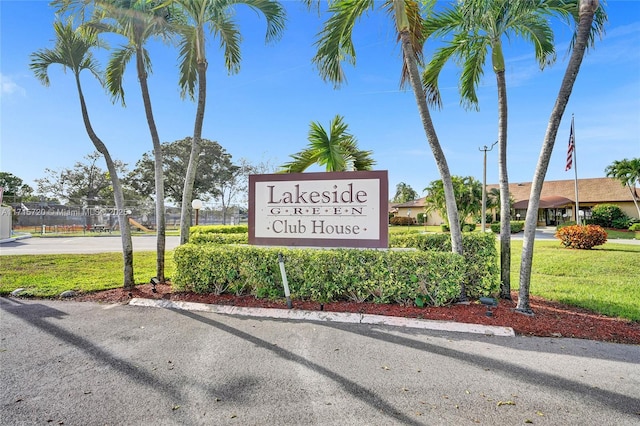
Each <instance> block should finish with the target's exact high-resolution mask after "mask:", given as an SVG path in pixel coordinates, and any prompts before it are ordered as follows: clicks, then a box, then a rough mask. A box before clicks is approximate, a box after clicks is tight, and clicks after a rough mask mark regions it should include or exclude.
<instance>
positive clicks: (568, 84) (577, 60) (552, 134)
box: [516, 0, 599, 315]
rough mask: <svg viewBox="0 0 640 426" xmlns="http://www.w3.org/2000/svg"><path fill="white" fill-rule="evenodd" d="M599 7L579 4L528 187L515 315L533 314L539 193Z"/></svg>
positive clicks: (592, 0) (594, 1)
mask: <svg viewBox="0 0 640 426" xmlns="http://www.w3.org/2000/svg"><path fill="white" fill-rule="evenodd" d="M598 5H599V2H598V0H580V21H579V23H578V34H577V37H576V40H575V44H574V46H573V52H572V53H571V58H570V59H569V64H568V65H567V69H566V71H565V74H564V78H563V80H562V85H561V86H560V91H559V92H558V97H557V99H556V103H555V105H554V107H553V111H552V112H551V117H550V118H549V125H548V126H547V132H546V134H545V137H544V142H543V143H542V150H541V151H540V157H539V158H538V164H537V166H536V171H535V173H534V175H533V182H532V184H531V194H530V195H529V205H528V207H527V217H526V221H525V226H524V241H523V244H522V261H521V263H520V290H519V293H518V305H517V306H516V312H520V313H523V314H527V315H532V314H533V311H532V310H531V306H530V304H529V291H530V287H531V267H532V264H533V246H534V242H535V232H536V224H537V222H538V208H539V207H540V193H541V192H542V184H543V183H544V178H545V175H546V173H547V168H548V167H549V160H550V158H551V152H552V151H553V146H554V144H555V140H556V135H557V133H558V128H559V127H560V121H561V120H562V116H563V114H564V111H565V109H566V107H567V104H568V103H569V97H570V96H571V91H572V90H573V85H574V83H575V81H576V77H577V76H578V72H579V71H580V65H581V64H582V59H583V58H584V52H585V50H586V48H587V42H588V40H589V34H590V30H591V24H592V22H593V17H594V13H595V11H596V10H597V8H598Z"/></svg>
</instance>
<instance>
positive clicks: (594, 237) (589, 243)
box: [555, 225, 607, 250]
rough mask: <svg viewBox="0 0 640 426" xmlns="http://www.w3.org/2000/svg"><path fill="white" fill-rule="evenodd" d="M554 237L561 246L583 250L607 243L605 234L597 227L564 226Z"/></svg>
mask: <svg viewBox="0 0 640 426" xmlns="http://www.w3.org/2000/svg"><path fill="white" fill-rule="evenodd" d="M555 236H556V238H558V239H559V240H560V241H561V242H562V245H563V246H565V247H567V248H576V249H583V250H590V249H591V248H593V247H595V246H600V245H602V244H604V243H606V242H607V232H606V231H605V230H604V229H603V228H602V227H601V226H598V225H586V226H581V225H573V226H565V227H564V228H561V229H559V230H558V232H556V235H555Z"/></svg>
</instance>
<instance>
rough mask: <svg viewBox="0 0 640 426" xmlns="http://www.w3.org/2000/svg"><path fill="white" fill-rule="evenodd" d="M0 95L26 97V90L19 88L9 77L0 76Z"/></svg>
mask: <svg viewBox="0 0 640 426" xmlns="http://www.w3.org/2000/svg"><path fill="white" fill-rule="evenodd" d="M0 93H1V94H2V95H14V94H18V95H22V96H24V95H26V93H27V92H26V90H25V89H24V88H23V87H21V86H19V85H18V84H17V83H16V82H15V81H13V79H12V78H11V77H10V76H7V75H4V74H0Z"/></svg>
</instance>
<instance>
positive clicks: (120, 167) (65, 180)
mask: <svg viewBox="0 0 640 426" xmlns="http://www.w3.org/2000/svg"><path fill="white" fill-rule="evenodd" d="M101 158H102V154H100V153H99V152H93V153H91V154H89V155H86V156H84V159H85V161H77V162H76V163H75V164H74V165H73V168H64V169H60V170H52V169H45V174H46V176H45V177H42V178H40V179H36V180H35V181H36V183H37V185H38V193H39V194H42V195H46V196H53V197H55V198H57V199H59V200H61V201H62V202H65V203H70V204H74V205H77V206H81V205H86V206H99V205H101V206H113V205H114V199H113V188H112V182H111V179H110V176H109V172H108V171H106V170H105V169H103V168H101V167H100V166H99V165H98V164H97V163H98V161H99V160H100V159H101ZM113 163H114V167H115V169H116V170H117V171H118V173H119V174H120V175H124V174H126V173H127V168H126V165H125V164H124V163H122V162H121V161H118V160H115V161H114V162H113Z"/></svg>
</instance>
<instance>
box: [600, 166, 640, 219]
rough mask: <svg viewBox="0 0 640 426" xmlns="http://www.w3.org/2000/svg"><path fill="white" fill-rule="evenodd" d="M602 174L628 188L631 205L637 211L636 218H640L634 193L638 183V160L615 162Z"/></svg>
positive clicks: (639, 172)
mask: <svg viewBox="0 0 640 426" xmlns="http://www.w3.org/2000/svg"><path fill="white" fill-rule="evenodd" d="M604 172H605V173H606V174H607V176H608V177H612V178H615V179H617V180H619V181H620V183H622V185H624V186H626V187H627V188H629V192H631V198H632V199H633V204H635V206H636V210H638V216H639V217H640V206H639V205H638V197H637V195H636V191H635V186H636V183H640V158H632V159H631V160H627V159H626V158H625V159H624V160H616V161H614V162H613V163H611V164H610V165H609V166H607V168H606V169H604Z"/></svg>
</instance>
